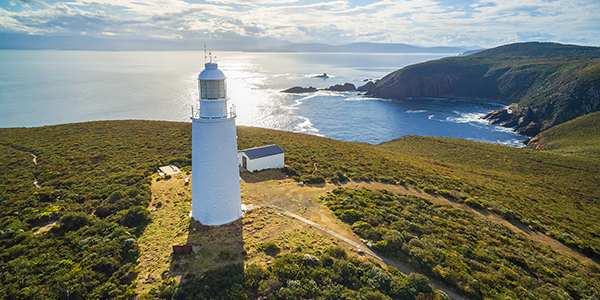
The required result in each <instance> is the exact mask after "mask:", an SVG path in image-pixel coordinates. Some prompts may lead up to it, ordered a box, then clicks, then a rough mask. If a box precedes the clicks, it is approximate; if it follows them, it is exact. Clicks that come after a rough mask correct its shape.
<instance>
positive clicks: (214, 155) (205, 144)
mask: <svg viewBox="0 0 600 300" xmlns="http://www.w3.org/2000/svg"><path fill="white" fill-rule="evenodd" d="M198 88H199V90H200V99H199V103H197V105H196V106H192V117H191V119H192V212H191V213H190V215H191V216H192V217H193V218H194V219H195V220H196V221H199V222H200V223H202V224H203V225H222V224H227V223H230V222H233V221H235V220H237V219H238V218H240V217H241V216H242V200H241V192H240V177H239V166H238V149H237V134H236V130H235V117H236V112H235V106H233V105H232V106H228V104H227V100H228V98H227V86H226V84H225V74H223V72H221V70H219V68H218V65H217V64H216V63H214V62H212V60H211V61H210V62H208V63H206V64H204V70H203V71H202V72H201V73H200V75H198Z"/></svg>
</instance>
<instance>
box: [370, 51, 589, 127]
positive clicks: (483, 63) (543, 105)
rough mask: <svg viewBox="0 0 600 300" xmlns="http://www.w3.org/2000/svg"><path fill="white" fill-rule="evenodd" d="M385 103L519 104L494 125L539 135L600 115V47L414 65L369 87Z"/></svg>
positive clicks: (500, 115) (495, 119)
mask: <svg viewBox="0 0 600 300" xmlns="http://www.w3.org/2000/svg"><path fill="white" fill-rule="evenodd" d="M367 94H368V95H370V96H373V97H379V98H392V99H406V98H419V97H440V98H463V99H472V100H480V101H492V102H499V103H505V104H513V105H512V106H511V108H510V109H508V110H501V111H499V112H497V113H494V114H490V115H489V116H488V117H489V120H490V121H492V122H495V123H500V124H502V123H504V125H505V126H506V127H516V130H517V132H519V133H522V134H526V135H529V136H535V135H536V134H537V133H539V132H540V131H541V130H545V129H547V128H550V127H552V126H554V125H557V124H561V123H563V122H566V121H568V120H571V119H574V118H576V117H579V116H582V115H585V114H587V113H590V112H593V111H598V110H600V48H599V47H584V46H576V45H563V44H556V43H537V42H533V43H519V44H511V45H505V46H500V47H497V48H493V49H489V50H485V51H481V52H478V53H475V54H472V55H469V56H465V57H448V58H443V59H440V60H435V61H429V62H425V63H421V64H417V65H412V66H408V67H405V68H403V69H400V70H398V71H395V72H393V73H390V74H388V75H386V76H385V77H384V78H382V79H381V80H379V81H378V82H376V83H375V84H372V85H371V86H369V88H368V91H367Z"/></svg>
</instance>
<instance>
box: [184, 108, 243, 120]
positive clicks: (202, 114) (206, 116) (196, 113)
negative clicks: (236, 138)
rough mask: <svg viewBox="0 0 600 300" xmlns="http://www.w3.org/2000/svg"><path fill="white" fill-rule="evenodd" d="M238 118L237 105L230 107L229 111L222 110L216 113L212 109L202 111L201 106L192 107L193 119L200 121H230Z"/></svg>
mask: <svg viewBox="0 0 600 300" xmlns="http://www.w3.org/2000/svg"><path fill="white" fill-rule="evenodd" d="M235 117H237V113H236V108H235V104H232V105H231V106H229V109H220V110H218V111H215V110H213V109H211V110H210V111H202V109H201V108H200V107H199V106H197V105H196V106H194V105H192V116H191V118H192V119H200V120H219V119H230V118H235Z"/></svg>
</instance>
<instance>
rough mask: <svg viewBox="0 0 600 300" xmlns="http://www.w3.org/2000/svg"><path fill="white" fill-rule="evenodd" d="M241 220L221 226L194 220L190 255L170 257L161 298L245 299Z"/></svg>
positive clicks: (189, 229) (191, 229) (189, 235)
mask: <svg viewBox="0 0 600 300" xmlns="http://www.w3.org/2000/svg"><path fill="white" fill-rule="evenodd" d="M242 234H243V232H242V219H241V218H240V219H238V220H236V221H234V222H232V223H230V224H226V225H221V226H205V225H202V224H200V222H197V221H193V220H192V221H191V222H190V226H189V228H188V232H187V235H188V236H187V243H186V245H191V246H192V249H193V251H192V252H191V253H175V252H173V253H172V254H171V257H170V259H171V263H170V270H169V274H165V275H164V276H163V277H165V278H167V277H170V278H172V279H170V280H169V279H167V280H165V281H164V282H163V285H162V286H161V288H160V294H159V295H158V296H159V297H158V298H160V299H215V298H230V299H241V298H243V296H242V294H243V293H244V290H243V283H244V282H243V280H244V261H245V259H246V254H245V251H244V239H243V236H242ZM237 296H241V297H237Z"/></svg>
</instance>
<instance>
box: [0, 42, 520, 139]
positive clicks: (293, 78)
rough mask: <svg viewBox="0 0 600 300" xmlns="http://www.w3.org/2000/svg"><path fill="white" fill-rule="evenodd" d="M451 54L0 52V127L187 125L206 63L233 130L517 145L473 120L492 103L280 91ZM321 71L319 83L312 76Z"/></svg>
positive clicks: (361, 79)
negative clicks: (218, 79)
mask: <svg viewBox="0 0 600 300" xmlns="http://www.w3.org/2000/svg"><path fill="white" fill-rule="evenodd" d="M449 55H453V54H356V53H247V52H213V53H211V55H210V57H206V58H205V53H204V52H202V51H198V52H194V51H160V52H154V51H122V52H118V51H115V52H111V51H51V50H43V51H37V50H32V51H30V50H0V127H31V126H45V125H54V124H63V123H73V122H84V121H94V120H117V119H145V120H168V121H180V122H189V121H190V119H189V117H190V113H191V106H192V105H193V104H194V103H195V102H196V101H197V99H198V90H197V76H198V73H199V72H200V71H202V69H203V68H204V62H205V61H206V60H210V59H212V60H213V61H215V62H217V63H218V64H219V68H220V69H221V70H223V72H224V73H225V74H226V76H227V77H228V78H227V85H228V96H229V97H230V103H232V104H234V105H235V106H236V110H237V116H238V117H237V120H236V122H237V124H238V125H246V126H258V127H265V128H272V129H278V130H287V131H293V132H302V133H308V134H315V135H321V136H325V137H328V138H333V139H337V140H342V141H355V142H366V143H372V144H378V143H381V142H385V141H388V140H391V139H395V138H398V137H401V136H404V135H427V136H442V137H457V138H463V139H470V140H475V141H483V142H491V143H499V144H506V145H512V146H520V145H521V141H523V140H524V139H525V138H526V137H524V136H520V135H517V134H515V133H514V132H512V131H511V130H510V129H507V128H503V127H499V126H494V125H490V124H487V123H486V122H485V121H483V120H481V119H480V117H481V116H482V115H483V114H485V113H488V112H490V111H493V110H496V109H499V108H500V107H502V106H501V105H497V104H493V103H481V102H473V101H466V100H457V99H453V100H449V99H418V100H402V101H398V100H386V99H375V98H369V97H366V96H364V95H362V94H361V93H358V92H343V93H336V92H328V91H318V92H316V93H310V94H286V93H283V92H281V91H282V90H284V89H287V88H289V87H292V86H303V87H308V86H313V87H316V88H326V87H329V86H331V85H334V84H344V83H346V82H349V83H353V84H355V85H356V86H360V85H362V84H364V83H365V82H366V81H365V80H368V79H378V78H381V77H383V76H385V75H386V74H388V73H390V72H393V71H395V70H397V69H400V68H402V67H404V66H407V65H410V64H415V63H419V62H424V61H427V60H433V59H438V58H441V57H444V56H449ZM323 73H327V74H328V75H329V77H328V78H316V77H315V76H316V75H320V74H323Z"/></svg>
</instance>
